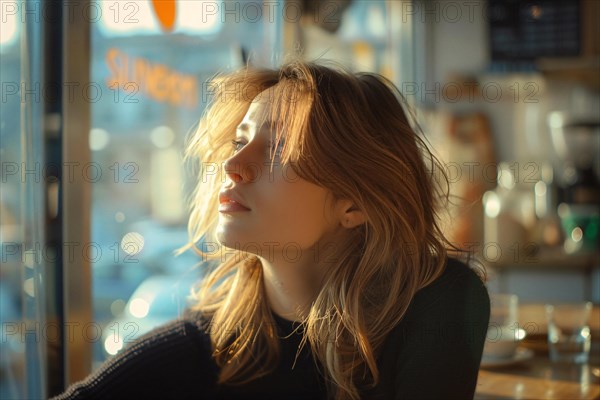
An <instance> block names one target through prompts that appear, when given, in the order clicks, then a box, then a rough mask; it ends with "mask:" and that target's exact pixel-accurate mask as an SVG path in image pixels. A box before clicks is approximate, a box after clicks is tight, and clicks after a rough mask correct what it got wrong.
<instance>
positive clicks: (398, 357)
mask: <svg viewBox="0 0 600 400" xmlns="http://www.w3.org/2000/svg"><path fill="white" fill-rule="evenodd" d="M428 300H432V301H429V302H428V303H427V307H415V308H413V310H412V311H413V312H412V313H411V315H410V317H409V318H407V320H406V321H404V323H403V324H401V326H400V329H399V330H398V331H396V332H395V334H394V340H395V341H397V342H398V343H399V346H395V348H396V350H397V351H396V353H395V356H394V358H395V361H394V362H395V373H394V378H393V379H394V382H393V383H392V385H393V387H394V390H393V391H394V395H393V397H392V398H393V399H395V400H400V399H411V400H412V399H472V398H473V396H474V393H475V389H476V386H477V376H478V371H479V366H480V362H481V356H482V353H483V345H484V343H485V337H486V334H487V326H488V323H489V316H490V303H489V296H488V292H487V289H486V288H485V286H484V285H483V283H482V282H481V280H480V279H479V278H478V277H477V276H476V275H475V273H474V272H473V271H471V270H466V272H465V273H461V274H460V275H459V276H458V277H455V278H454V279H453V280H452V281H451V282H450V283H448V284H447V285H445V287H444V290H441V291H436V292H435V298H433V299H432V298H428ZM398 343H397V344H398Z"/></svg>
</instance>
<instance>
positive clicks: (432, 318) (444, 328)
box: [52, 259, 490, 400]
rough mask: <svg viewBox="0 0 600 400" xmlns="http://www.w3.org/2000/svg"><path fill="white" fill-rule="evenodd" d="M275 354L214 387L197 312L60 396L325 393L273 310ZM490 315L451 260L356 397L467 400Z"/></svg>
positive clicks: (481, 295)
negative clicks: (263, 372)
mask: <svg viewBox="0 0 600 400" xmlns="http://www.w3.org/2000/svg"><path fill="white" fill-rule="evenodd" d="M273 317H274V319H275V322H276V323H277V327H278V330H279V332H280V343H281V348H282V353H281V357H280V362H279V365H278V368H276V370H275V371H274V372H273V373H271V374H269V375H267V376H264V377H261V378H258V379H256V380H254V381H251V382H249V383H247V384H244V385H241V386H231V385H217V384H216V378H217V374H218V368H217V366H216V364H215V362H214V361H213V360H212V358H211V343H210V337H209V335H208V334H207V332H205V331H204V330H203V329H202V327H201V326H202V324H201V323H200V320H199V318H198V315H197V314H194V313H185V314H184V316H182V317H181V318H178V319H177V320H174V321H172V322H170V323H168V324H166V325H164V326H162V327H159V328H157V329H154V330H153V331H151V332H149V333H147V334H146V335H144V336H142V337H140V338H139V339H137V340H136V341H135V342H133V343H131V344H130V345H128V346H126V348H125V349H123V350H122V351H121V352H120V353H119V354H117V355H116V356H114V357H112V358H110V359H109V360H107V361H106V362H105V363H104V364H103V365H102V366H101V367H100V368H99V369H98V370H97V371H95V372H94V373H93V374H91V375H90V376H88V377H87V378H86V379H85V380H83V381H81V382H78V383H75V384H73V385H71V386H70V387H69V388H68V389H67V390H66V391H65V392H64V393H63V394H61V395H59V396H57V397H54V398H53V399H52V400H64V399H126V398H132V399H133V398H152V399H154V398H160V399H192V398H193V399H197V400H201V399H206V400H238V399H248V400H250V399H252V400H254V399H263V400H268V399H274V400H275V399H276V400H291V399H307V400H309V399H328V398H329V397H328V396H327V393H326V389H325V379H324V378H323V376H322V371H321V370H320V368H318V366H317V364H316V363H315V362H314V359H313V357H312V355H311V354H310V346H309V345H308V344H306V345H305V346H304V347H303V349H302V351H301V353H300V354H299V356H298V357H297V358H296V353H297V349H298V345H299V344H300V340H301V338H302V333H301V332H300V331H299V330H297V331H296V332H294V330H295V329H296V328H297V327H298V325H299V324H298V323H295V322H292V321H289V320H286V319H284V318H282V317H279V316H278V315H276V314H275V313H273ZM489 317H490V300H489V296H488V292H487V289H486V287H485V286H484V284H483V283H482V282H481V280H480V279H479V277H478V276H477V275H476V273H475V272H474V271H473V270H472V269H471V268H470V267H468V266H467V265H466V264H464V263H462V262H459V261H457V260H454V259H449V260H448V263H447V268H446V269H445V271H444V273H443V274H442V275H441V276H440V277H439V278H438V279H437V280H436V281H434V282H433V283H432V284H430V285H429V286H427V287H425V288H423V289H421V290H420V291H419V292H417V294H416V295H415V297H414V298H413V301H412V302H411V304H410V306H409V308H408V311H407V313H406V314H405V316H404V318H403V319H402V321H401V322H400V323H399V324H398V325H397V326H395V327H394V329H392V331H391V332H390V334H389V335H388V337H387V338H386V341H385V343H384V346H383V351H381V353H380V355H379V357H378V359H377V365H378V366H379V370H380V377H381V380H380V382H379V384H378V385H377V386H376V387H375V388H373V389H370V390H369V391H365V392H364V393H363V396H362V398H364V399H394V400H399V399H410V400H414V399H442V398H443V399H472V398H473V396H474V393H475V388H476V384H477V375H478V370H479V366H480V362H481V356H482V353H483V345H484V342H485V338H486V334H487V328H488V324H489Z"/></svg>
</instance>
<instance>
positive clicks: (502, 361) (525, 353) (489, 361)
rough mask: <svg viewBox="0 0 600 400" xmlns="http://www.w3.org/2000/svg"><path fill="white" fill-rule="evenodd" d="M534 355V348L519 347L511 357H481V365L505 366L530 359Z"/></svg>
mask: <svg viewBox="0 0 600 400" xmlns="http://www.w3.org/2000/svg"><path fill="white" fill-rule="evenodd" d="M532 357H533V350H531V349H525V348H521V347H519V348H517V350H516V351H515V354H513V356H512V357H509V358H496V357H486V356H485V355H484V356H483V357H482V358H481V367H504V366H508V365H513V364H517V363H520V362H522V361H526V360H529V359H531V358H532Z"/></svg>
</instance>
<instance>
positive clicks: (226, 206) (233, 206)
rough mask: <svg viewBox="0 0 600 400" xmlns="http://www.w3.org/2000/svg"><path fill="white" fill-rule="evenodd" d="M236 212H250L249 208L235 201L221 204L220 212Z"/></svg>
mask: <svg viewBox="0 0 600 400" xmlns="http://www.w3.org/2000/svg"><path fill="white" fill-rule="evenodd" d="M235 211H250V209H249V208H247V207H244V206H243V205H241V204H240V203H237V202H235V201H233V200H231V201H227V202H225V203H221V204H219V212H235Z"/></svg>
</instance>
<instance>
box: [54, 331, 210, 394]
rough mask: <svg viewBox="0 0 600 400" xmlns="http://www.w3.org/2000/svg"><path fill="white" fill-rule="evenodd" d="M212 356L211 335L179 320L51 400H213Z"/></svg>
mask: <svg viewBox="0 0 600 400" xmlns="http://www.w3.org/2000/svg"><path fill="white" fill-rule="evenodd" d="M209 351H210V340H209V337H208V335H206V334H204V333H203V332H201V331H200V330H199V328H198V327H197V326H196V325H195V324H194V323H192V322H190V321H186V320H176V321H173V322H171V323H169V324H166V325H164V326H162V327H159V328H157V329H155V330H153V331H151V332H149V333H147V334H145V335H143V336H142V337H140V338H139V339H137V340H136V341H134V342H133V343H131V344H130V345H129V346H127V347H126V348H125V349H123V350H122V351H121V352H120V353H119V354H117V355H116V356H114V357H112V358H110V359H108V360H107V361H106V362H105V363H104V364H103V365H102V366H100V368H99V369H98V370H97V371H95V372H94V373H92V374H91V375H90V376H88V377H87V378H86V379H84V380H83V381H80V382H77V383H75V384H73V385H71V386H70V387H69V388H68V389H67V390H66V391H65V392H64V393H62V394H61V395H59V396H57V397H54V398H52V399H51V400H66V399H72V400H75V399H115V398H162V399H171V398H172V399H182V398H192V397H193V398H196V399H212V398H214V387H215V382H216V369H215V368H216V366H215V365H214V364H213V363H212V360H211V359H210V352H209Z"/></svg>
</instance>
